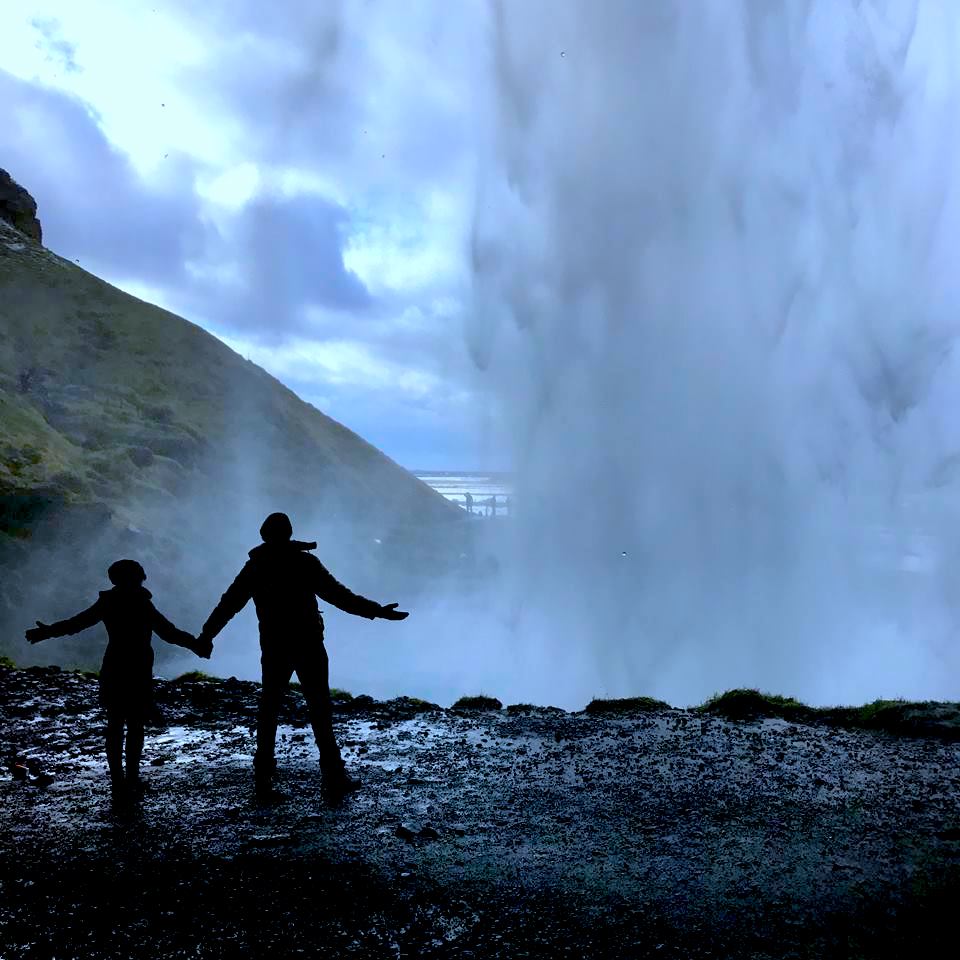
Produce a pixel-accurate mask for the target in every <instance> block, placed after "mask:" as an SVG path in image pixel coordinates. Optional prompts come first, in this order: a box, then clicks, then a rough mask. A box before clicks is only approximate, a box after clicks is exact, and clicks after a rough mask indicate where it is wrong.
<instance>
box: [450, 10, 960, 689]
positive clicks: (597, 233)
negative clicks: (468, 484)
mask: <svg viewBox="0 0 960 960" xmlns="http://www.w3.org/2000/svg"><path fill="white" fill-rule="evenodd" d="M957 26H958V24H957V19H956V17H955V16H954V15H953V13H952V11H948V10H947V8H946V7H944V6H941V5H920V4H912V3H897V4H882V3H857V4H855V3H836V2H834V0H829V2H821V3H818V2H810V3H794V4H765V3H752V2H743V3H722V4H720V3H699V4H681V3H673V4H669V3H658V4H634V3H629V2H624V3H614V2H611V3H607V4H603V5H602V6H600V7H590V8H588V7H587V6H586V5H585V4H584V5H581V4H561V5H556V4H549V5H548V4H545V3H529V4H524V5H522V6H521V5H512V4H502V5H497V6H494V8H493V16H492V34H493V39H492V42H491V49H490V56H489V70H490V75H491V97H490V104H489V116H490V121H489V124H488V127H487V130H488V136H489V140H488V144H489V147H488V153H487V155H486V157H485V163H484V166H483V168H482V172H481V175H480V178H479V185H478V194H477V204H476V217H475V222H474V229H473V236H472V258H473V267H474V280H475V286H474V292H475V299H474V306H473V312H472V316H471V321H470V326H469V329H468V335H469V338H470V344H471V348H472V351H473V354H474V356H475V358H476V362H477V363H478V365H479V366H480V367H482V368H483V369H484V370H485V373H486V377H487V379H488V382H489V384H490V389H491V394H492V396H493V397H495V398H496V400H497V403H498V407H497V409H498V410H499V413H500V417H501V422H502V423H503V425H504V432H505V434H506V435H507V436H508V437H509V438H510V441H511V442H512V449H513V453H514V458H515V469H516V475H517V480H516V483H517V491H516V500H517V502H518V511H517V512H518V519H517V522H516V523H515V524H514V525H513V526H514V528H513V530H512V531H511V543H510V546H509V549H508V550H506V552H505V554H504V577H503V581H504V589H505V590H506V591H507V592H508V593H509V594H510V595H511V598H512V599H511V601H510V606H509V610H510V613H511V626H510V630H511V633H512V635H513V636H514V637H515V638H516V642H517V645H518V646H519V648H520V649H521V650H522V657H521V658H520V659H521V660H522V665H523V666H522V669H523V673H524V674H525V675H527V676H529V675H530V674H531V673H538V674H540V675H541V676H544V682H543V685H544V686H549V688H550V689H551V690H552V691H553V696H554V699H555V700H558V701H559V702H561V703H563V702H565V701H566V702H569V701H577V700H579V701H580V702H583V701H584V700H585V699H586V698H588V697H589V696H590V695H607V696H625V695H635V694H641V693H643V694H650V695H654V696H658V697H662V698H664V699H666V700H668V701H670V702H672V703H676V704H686V703H691V702H698V701H700V700H702V699H703V698H704V697H706V696H708V695H710V694H712V693H714V692H717V691H720V690H723V689H727V688H730V687H740V686H757V687H760V688H762V689H766V690H771V691H773V692H782V693H784V694H789V695H792V696H796V697H799V698H801V699H804V700H806V701H808V702H811V703H816V704H825V703H837V702H863V701H866V700H871V699H873V698H876V697H881V696H883V697H892V696H902V697H908V698H915V699H926V698H933V699H936V698H940V699H950V698H952V699H956V697H957V696H958V693H960V690H958V683H960V680H958V676H960V673H958V667H960V653H958V649H957V645H956V640H955V637H956V632H957V615H958V611H960V594H958V591H957V586H956V585H957V583H958V575H960V568H958V560H960V552H958V548H957V531H958V526H957V520H958V517H957V505H956V483H957V475H956V469H955V467H956V464H957V459H956V455H957V451H958V449H960V436H958V429H960V424H958V422H957V420H956V418H955V416H953V411H954V410H955V409H956V405H957V401H958V399H960V398H958V387H960V380H958V373H960V369H958V363H957V356H956V351H955V344H956V333H957V321H956V317H957V309H956V308H957V305H958V302H960V290H958V287H957V281H956V279H955V277H956V273H955V271H953V270H952V269H951V265H950V258H951V256H952V254H953V251H954V250H955V248H956V241H957V238H958V230H960V223H958V208H957V196H956V189H955V170H956V159H957V150H956V134H955V126H954V125H953V124H952V122H951V120H950V118H951V117H953V116H955V115H956V110H957V106H958V104H957V97H956V93H955V89H956V87H955V84H954V83H953V81H954V80H955V67H956V58H955V53H954V48H955V39H956V37H957ZM504 609H507V608H504Z"/></svg>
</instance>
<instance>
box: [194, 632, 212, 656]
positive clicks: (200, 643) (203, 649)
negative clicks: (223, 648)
mask: <svg viewBox="0 0 960 960" xmlns="http://www.w3.org/2000/svg"><path fill="white" fill-rule="evenodd" d="M194 652H195V653H196V655H197V656H198V657H202V658H203V659H204V660H209V659H210V654H211V653H213V639H212V638H211V637H208V636H207V635H206V634H205V633H203V632H202V631H201V633H200V635H199V636H198V637H197V645H196V646H195V647H194Z"/></svg>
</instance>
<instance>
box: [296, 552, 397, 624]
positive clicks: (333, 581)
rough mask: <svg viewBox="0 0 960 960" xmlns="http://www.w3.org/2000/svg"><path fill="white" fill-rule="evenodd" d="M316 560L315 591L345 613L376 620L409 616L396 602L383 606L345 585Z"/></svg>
mask: <svg viewBox="0 0 960 960" xmlns="http://www.w3.org/2000/svg"><path fill="white" fill-rule="evenodd" d="M311 559H312V560H313V561H314V565H315V569H314V576H313V592H314V593H315V594H316V595H317V596H318V597H319V598H320V599H321V600H326V601H327V603H332V604H333V605H334V606H335V607H339V608H340V609H341V610H343V612H344V613H352V614H353V615H354V616H357V617H366V618H367V619H368V620H375V619H376V618H377V617H383V618H384V619H385V620H403V618H404V617H406V616H407V614H406V613H404V612H403V611H401V610H397V605H396V604H395V603H390V604H387V606H383V605H382V604H379V603H377V602H376V601H375V600H368V599H367V598H366V597H361V596H360V595H359V594H357V593H354V592H353V591H352V590H350V589H349V588H347V587H345V586H344V585H343V584H342V583H341V582H340V581H339V580H338V579H337V578H336V577H335V576H334V575H333V574H332V573H331V572H330V571H329V570H328V569H327V568H326V567H325V566H324V565H323V564H322V563H321V562H320V561H319V560H318V559H317V558H316V557H312V558H311Z"/></svg>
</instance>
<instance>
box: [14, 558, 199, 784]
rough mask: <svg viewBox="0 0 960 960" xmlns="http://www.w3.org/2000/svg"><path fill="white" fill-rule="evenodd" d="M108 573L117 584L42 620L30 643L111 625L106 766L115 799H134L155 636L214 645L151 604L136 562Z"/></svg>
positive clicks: (193, 646)
mask: <svg viewBox="0 0 960 960" xmlns="http://www.w3.org/2000/svg"><path fill="white" fill-rule="evenodd" d="M107 577H109V579H110V582H111V583H112V584H113V588H112V589H110V590H101V591H100V597H99V599H98V600H97V601H96V603H94V604H93V606H91V607H88V608H87V609H86V610H83V611H81V612H80V613H78V614H77V615H76V616H74V617H69V618H68V619H67V620H59V621H57V622H56V623H50V624H47V623H41V621H39V620H38V621H37V625H36V626H35V627H32V628H31V629H29V630H27V632H26V634H25V636H26V638H27V640H29V641H30V642H31V643H39V642H40V641H41V640H49V639H50V638H51V637H63V636H69V635H71V634H74V633H79V632H80V631H81V630H86V629H87V628H88V627H92V626H94V625H96V624H98V623H100V622H101V621H102V622H103V625H104V626H105V627H106V628H107V637H108V642H107V649H106V651H105V653H104V655H103V665H102V666H101V667H100V703H101V705H102V706H103V708H104V710H105V711H106V713H107V767H108V769H109V771H110V785H111V788H112V791H113V796H114V798H115V799H124V798H125V797H136V796H138V795H139V793H140V789H141V784H140V757H141V755H142V754H143V728H144V723H145V721H146V717H147V714H148V713H149V711H150V706H151V704H152V687H153V647H152V646H151V645H150V638H151V636H152V634H154V633H155V634H156V635H157V636H158V637H160V639H161V640H166V641H167V643H175V644H178V645H179V646H181V647H186V648H187V649H188V650H192V651H193V652H194V653H195V654H197V656H200V657H209V656H210V651H211V650H212V645H211V644H209V643H207V642H205V641H199V640H197V639H196V638H195V637H193V636H192V635H191V634H189V633H186V632H185V631H183V630H179V629H177V627H175V626H174V625H173V624H172V623H171V622H170V621H169V620H168V619H167V618H166V617H165V616H163V614H162V613H160V611H159V610H157V608H156V607H155V606H154V605H153V601H152V600H151V594H150V591H149V590H148V589H147V588H146V587H145V586H144V585H143V581H144V580H146V579H147V575H146V573H144V571H143V567H141V566H140V564H139V563H137V561H136V560H117V562H116V563H111V564H110V567H109V569H108V570H107ZM124 727H126V754H127V775H126V783H124V776H123V753H124Z"/></svg>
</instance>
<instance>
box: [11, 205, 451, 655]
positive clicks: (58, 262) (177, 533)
mask: <svg viewBox="0 0 960 960" xmlns="http://www.w3.org/2000/svg"><path fill="white" fill-rule="evenodd" d="M272 510H284V511H286V512H288V513H290V514H291V516H292V518H293V520H294V529H295V535H297V536H301V537H303V538H304V539H319V540H321V555H322V556H323V557H324V559H325V560H328V561H329V560H333V561H334V562H337V561H339V562H340V563H341V564H345V565H346V570H345V568H344V566H341V567H340V568H339V571H344V570H345V572H348V573H350V574H351V575H353V576H354V577H355V578H356V577H357V576H359V577H360V578H361V580H364V579H365V580H367V581H369V584H368V585H372V584H373V583H374V582H380V583H382V582H384V580H385V579H386V581H387V582H391V583H392V582H393V581H392V580H391V578H393V580H396V578H397V577H400V576H401V574H403V575H409V574H411V572H414V573H418V574H420V575H422V576H424V577H426V576H429V575H430V572H431V570H433V569H435V568H436V569H439V568H442V567H443V565H444V564H445V563H446V562H447V561H448V559H449V555H450V554H451V553H453V552H456V551H459V550H460V549H461V537H462V535H463V524H462V522H461V518H462V514H461V511H459V510H458V509H457V508H456V507H455V506H453V505H451V504H449V503H448V502H447V501H446V500H444V499H443V498H442V497H440V496H439V495H437V494H436V493H434V492H433V491H432V490H431V489H430V488H429V487H427V486H426V485H425V484H423V483H422V482H421V481H419V480H418V479H416V478H415V477H414V476H413V475H412V474H410V473H408V472H407V471H405V470H403V469H402V468H401V467H400V466H398V465H397V464H396V463H394V462H393V461H391V460H390V459H389V458H388V457H387V456H385V455H384V454H383V453H381V452H380V451H379V450H377V449H376V448H375V447H373V446H371V445H370V444H369V443H367V442H365V441H364V440H363V439H361V438H360V437H359V436H357V435H356V434H355V433H353V432H352V431H350V430H349V429H347V428H346V427H344V426H342V425H341V424H339V423H337V422H336V421H334V420H332V419H330V418H329V417H327V416H325V415H324V414H323V413H321V412H320V411H319V410H317V409H316V408H314V407H312V406H310V405H309V404H307V403H305V402H304V401H302V400H300V399H299V398H298V397H297V396H296V395H295V394H294V393H293V392H292V391H290V390H288V389H287V388H286V387H284V386H283V385H282V384H281V383H280V382H279V381H278V380H276V379H275V378H273V377H271V376H270V375H269V374H267V373H266V372H265V371H264V370H262V369H260V368H259V367H257V366H256V365H255V364H252V363H250V362H249V361H247V360H244V359H243V358H242V357H240V356H238V355H237V354H236V353H234V352H233V351H232V350H230V349H229V348H228V347H227V346H225V345H224V344H223V343H221V342H220V341H219V340H217V339H216V338H215V337H213V336H211V335H210V334H208V333H206V332H205V331H204V330H202V329H201V328H200V327H198V326H196V325H195V324H192V323H190V322H188V321H187V320H184V319H183V318H181V317H178V316H176V315H174V314H171V313H169V312H167V311H165V310H162V309H160V308H158V307H156V306H153V305H151V304H148V303H144V302H143V301H141V300H138V299H137V298H136V297H132V296H130V295H129V294H126V293H124V292H122V291H120V290H118V289H116V288H115V287H112V286H111V285H110V284H108V283H105V282H104V281H103V280H100V279H99V278H97V277H95V276H92V275H91V274H89V273H87V272H86V271H84V270H82V269H81V268H80V267H78V266H76V265H74V264H72V263H70V262H69V261H67V260H64V259H63V258H61V257H58V256H57V255H56V254H54V253H52V252H51V251H49V250H47V249H45V248H44V247H42V246H41V245H40V244H39V243H37V242H36V241H34V240H31V239H29V238H28V237H26V236H25V235H24V234H22V233H20V232H19V231H17V230H15V229H14V228H13V227H12V226H10V225H9V224H7V223H4V222H3V221H2V220H0V571H2V572H0V650H7V651H8V652H9V650H10V647H11V643H12V644H13V646H14V647H16V646H19V644H18V642H16V641H11V640H10V639H9V634H10V633H11V632H13V633H16V632H18V631H22V627H23V625H24V624H26V625H29V624H30V622H31V621H32V619H33V618H34V617H37V616H41V617H43V618H49V617H53V616H56V615H59V614H61V613H64V612H66V613H69V612H71V610H72V609H75V608H76V601H77V600H78V599H79V598H80V597H81V596H83V597H84V598H87V599H88V600H89V599H92V598H93V597H95V596H96V593H95V588H96V587H101V588H102V586H103V585H104V583H103V581H104V577H103V570H104V564H105V563H108V562H109V561H110V560H112V559H116V557H117V556H123V555H129V556H135V557H137V558H139V559H141V562H144V565H145V566H146V567H147V570H148V575H149V576H150V577H151V581H153V582H155V581H154V577H155V576H159V577H160V578H161V579H162V578H167V580H166V581H165V582H166V585H167V586H168V588H169V589H170V590H171V591H173V592H175V593H176V594H177V596H178V597H180V598H181V601H182V602H181V606H182V607H183V608H184V610H187V609H189V610H190V611H191V612H193V608H194V607H196V609H198V610H199V609H201V608H202V607H204V606H206V605H207V603H208V601H209V591H208V592H207V595H206V596H204V599H203V601H202V602H201V601H200V600H199V599H197V600H196V602H195V603H194V602H192V600H191V597H190V596H189V594H191V593H192V591H191V590H190V589H185V584H186V585H188V586H189V585H192V584H195V583H196V582H197V580H198V579H199V580H203V579H204V578H207V577H209V578H210V579H211V580H217V582H219V581H220V580H222V579H223V576H224V570H223V569H221V568H225V570H226V571H229V572H230V573H231V574H232V573H233V572H234V569H233V568H236V567H237V566H238V564H239V563H240V562H242V559H243V557H244V555H245V550H246V549H247V548H249V547H250V546H253V545H254V544H255V543H256V542H257V541H258V537H257V529H258V527H259V523H260V521H261V520H262V518H263V516H265V515H266V513H268V512H270V511H272ZM151 565H152V566H151ZM213 570H216V571H219V578H217V577H215V576H214V575H213V574H212V573H211V571H213ZM397 582H399V581H397ZM362 588H363V584H362V583H361V584H360V585H357V586H356V589H358V590H361V591H362ZM91 591H93V592H92V593H91ZM378 592H379V591H378ZM214 599H215V597H214ZM25 605H29V606H30V607H31V609H30V610H29V611H25V609H24V607H25Z"/></svg>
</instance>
